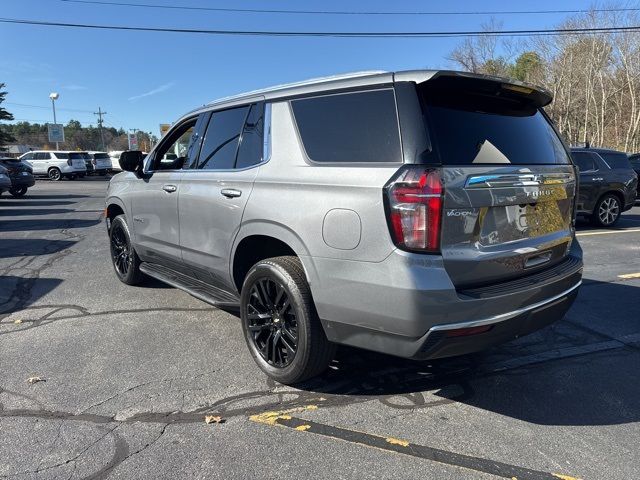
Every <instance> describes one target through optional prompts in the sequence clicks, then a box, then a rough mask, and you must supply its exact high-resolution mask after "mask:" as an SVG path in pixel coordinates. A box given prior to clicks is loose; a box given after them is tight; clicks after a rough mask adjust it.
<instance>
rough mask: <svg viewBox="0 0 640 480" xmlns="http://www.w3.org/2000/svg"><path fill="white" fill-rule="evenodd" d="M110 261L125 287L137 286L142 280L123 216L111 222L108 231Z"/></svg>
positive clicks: (138, 261) (137, 259)
mask: <svg viewBox="0 0 640 480" xmlns="http://www.w3.org/2000/svg"><path fill="white" fill-rule="evenodd" d="M109 244H110V250H111V261H112V262H113V269H114V270H115V272H116V275H117V276H118V278H119V279H120V281H122V282H123V283H126V284H127V285H137V284H138V283H140V281H141V280H142V272H141V271H140V259H139V258H138V255H137V254H136V251H135V249H134V248H133V246H132V245H131V236H130V235H129V227H128V226H127V222H126V221H125V219H124V215H119V216H117V217H116V218H114V219H113V221H112V222H111V230H110V231H109Z"/></svg>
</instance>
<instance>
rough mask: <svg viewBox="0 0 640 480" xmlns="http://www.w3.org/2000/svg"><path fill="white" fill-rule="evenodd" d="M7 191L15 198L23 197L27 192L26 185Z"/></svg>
mask: <svg viewBox="0 0 640 480" xmlns="http://www.w3.org/2000/svg"><path fill="white" fill-rule="evenodd" d="M9 193H10V194H11V196H13V197H16V198H19V197H24V195H25V194H26V193H27V187H17V188H12V189H11V190H9Z"/></svg>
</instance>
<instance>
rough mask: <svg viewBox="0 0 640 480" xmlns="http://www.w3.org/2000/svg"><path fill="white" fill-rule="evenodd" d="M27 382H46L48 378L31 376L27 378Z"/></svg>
mask: <svg viewBox="0 0 640 480" xmlns="http://www.w3.org/2000/svg"><path fill="white" fill-rule="evenodd" d="M27 382H29V383H38V382H46V380H45V379H44V378H40V377H29V378H27Z"/></svg>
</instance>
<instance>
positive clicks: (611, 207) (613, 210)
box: [591, 193, 622, 228]
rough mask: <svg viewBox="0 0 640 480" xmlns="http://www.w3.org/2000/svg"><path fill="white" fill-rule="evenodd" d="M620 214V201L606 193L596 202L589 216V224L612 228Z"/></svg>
mask: <svg viewBox="0 0 640 480" xmlns="http://www.w3.org/2000/svg"><path fill="white" fill-rule="evenodd" d="M621 213H622V206H621V205H620V199H619V198H618V197H617V196H616V195H613V194H612V193H607V194H606V195H604V196H603V197H602V198H601V199H600V200H598V203H597V204H596V206H595V208H594V210H593V215H592V216H591V222H592V223H593V224H594V225H595V226H597V227H603V228H606V227H612V226H613V225H615V224H616V222H617V221H618V220H619V219H620V214H621Z"/></svg>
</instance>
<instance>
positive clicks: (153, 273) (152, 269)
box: [140, 262, 240, 308]
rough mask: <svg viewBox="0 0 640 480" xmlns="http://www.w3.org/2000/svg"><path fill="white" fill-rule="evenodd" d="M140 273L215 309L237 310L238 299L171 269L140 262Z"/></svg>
mask: <svg viewBox="0 0 640 480" xmlns="http://www.w3.org/2000/svg"><path fill="white" fill-rule="evenodd" d="M140 271H141V272H143V273H145V274H147V275H149V276H150V277H153V278H155V279H157V280H160V281H161V282H164V283H166V284H169V285H171V286H172V287H175V288H179V289H180V290H184V291H185V292H187V293H188V294H190V295H193V296H194V297H196V298H198V299H200V300H202V301H203V302H207V303H209V304H211V305H213V306H216V307H226V308H238V307H239V306H240V299H239V298H238V296H237V295H234V294H232V293H230V292H227V291H226V290H223V289H221V288H218V287H214V286H213V285H209V284H208V283H205V282H203V281H201V280H198V279H196V278H193V277H190V276H188V275H185V274H183V273H180V272H176V271H175V270H172V269H171V268H167V267H164V266H162V265H158V264H156V263H147V262H142V263H141V264H140Z"/></svg>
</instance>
